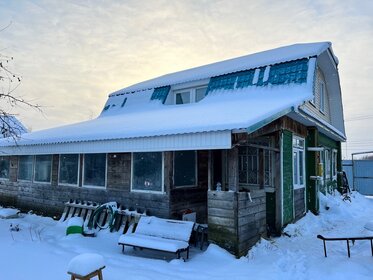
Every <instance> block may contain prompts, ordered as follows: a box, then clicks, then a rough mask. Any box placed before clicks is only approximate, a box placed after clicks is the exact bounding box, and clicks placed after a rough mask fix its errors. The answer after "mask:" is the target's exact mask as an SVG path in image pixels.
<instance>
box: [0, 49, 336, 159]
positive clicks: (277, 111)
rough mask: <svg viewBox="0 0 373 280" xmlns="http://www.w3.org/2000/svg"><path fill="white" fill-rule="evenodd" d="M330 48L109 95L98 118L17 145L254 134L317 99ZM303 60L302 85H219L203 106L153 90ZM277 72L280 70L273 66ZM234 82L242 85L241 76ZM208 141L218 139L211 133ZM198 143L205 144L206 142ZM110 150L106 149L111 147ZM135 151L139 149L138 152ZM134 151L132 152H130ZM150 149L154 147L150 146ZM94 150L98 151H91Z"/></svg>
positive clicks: (240, 62)
mask: <svg viewBox="0 0 373 280" xmlns="http://www.w3.org/2000/svg"><path fill="white" fill-rule="evenodd" d="M328 49H330V43H328V42H323V43H310V44H296V45H291V46H288V47H282V48H278V49H274V50H270V51H265V52H261V53H257V54H253V55H248V56H243V57H240V58H236V59H231V60H227V61H223V62H218V63H214V64H210V65H206V66H202V67H197V68H193V69H189V70H185V71H181V72H177V73H173V74H169V75H165V76H162V77H159V78H156V79H152V80H149V81H146V82H143V83H139V84H136V85H133V86H130V87H127V88H125V89H123V90H120V91H118V92H116V93H113V94H111V95H110V96H109V99H108V101H107V103H106V105H105V108H110V109H108V110H104V112H103V113H102V114H101V115H100V116H99V117H98V118H96V119H93V120H89V121H85V122H81V123H76V124H71V125H67V126H61V127H56V128H51V129H46V130H41V131H35V132H33V133H27V134H24V135H23V136H22V139H20V140H19V141H18V142H17V145H18V147H20V146H30V145H49V146H50V145H54V144H64V143H66V144H69V143H83V142H92V141H96V142H98V141H101V142H102V141H113V140H120V139H138V138H140V139H144V138H146V137H148V138H149V137H162V136H169V135H192V134H194V135H196V134H200V133H213V132H223V131H225V132H226V131H232V130H240V129H246V130H247V131H254V128H255V129H257V128H259V127H260V125H264V124H266V122H267V123H268V122H270V121H273V120H274V119H275V118H278V117H281V116H282V115H284V114H287V113H289V112H290V111H291V110H294V108H298V106H300V105H302V104H303V103H304V102H305V101H307V100H311V99H312V98H313V79H314V72H315V71H314V70H315V64H316V59H315V58H313V57H315V56H317V55H319V54H320V53H322V52H324V51H326V50H328ZM310 57H311V58H310ZM304 58H306V62H305V63H303V65H301V67H303V68H302V69H303V70H302V71H303V72H302V73H303V74H304V73H305V74H306V78H304V77H303V78H304V79H303V78H302V79H303V80H302V81H301V82H294V83H293V82H291V83H287V84H276V85H274V84H271V83H268V82H267V83H262V85H261V86H257V85H256V84H255V85H254V84H253V83H251V84H250V85H249V86H247V85H246V86H245V87H241V88H239V87H236V86H234V87H233V88H225V87H223V88H219V87H215V88H213V89H212V90H211V91H209V92H208V94H207V96H206V97H205V98H204V99H202V100H201V101H200V102H198V103H190V104H183V105H165V104H162V102H160V101H159V100H152V94H153V93H154V88H157V87H161V86H172V85H175V84H178V83H184V82H188V81H194V80H198V79H205V78H211V77H216V76H218V75H224V74H226V73H234V72H237V71H243V70H250V69H257V70H258V67H263V66H267V67H266V69H268V65H274V64H276V65H278V64H279V63H283V62H287V61H296V60H300V59H304ZM308 58H310V59H308ZM291 67H293V66H291ZM304 67H306V68H305V69H306V70H305V71H306V72H304ZM273 68H276V67H274V66H273ZM262 70H264V68H262V69H261V70H260V71H261V73H262V72H264V75H266V74H265V71H262ZM250 71H251V70H250ZM271 71H272V70H271ZM255 72H259V71H255ZM274 72H275V71H274ZM273 77H274V76H273V75H272V78H273ZM293 77H294V76H293ZM267 78H268V73H267V77H266V79H267ZM236 81H238V78H237V80H236ZM262 81H263V76H262ZM236 84H237V83H236ZM236 84H235V85H236ZM129 92H131V93H129ZM224 135H225V136H224V137H225V138H226V139H224V141H221V143H223V142H224V143H225V144H224V145H223V146H224V147H225V148H226V145H227V144H226V143H228V142H230V138H229V137H230V134H224ZM210 137H215V136H214V135H212V134H211V135H210ZM183 139H184V138H183ZM209 139H212V138H209ZM9 141H10V140H8V141H0V146H3V147H5V146H12V145H13V144H12V143H11V142H9ZM178 141H179V140H178ZM180 141H181V140H180ZM180 141H179V144H178V145H177V149H191V148H192V147H189V146H190V145H191V144H189V146H188V147H187V145H186V144H183V143H184V142H185V143H187V142H188V141H189V140H187V138H185V139H184V140H183V141H184V142H183V143H181V142H180ZM198 141H199V143H200V144H202V145H201V146H203V143H202V142H203V140H198ZM148 142H149V141H148ZM189 142H190V141H189ZM180 143H181V144H180ZM209 147H210V146H209ZM217 147H218V146H217ZM221 147H222V145H221V146H220V148H221ZM106 148H107V150H108V147H106ZM163 148H164V150H167V149H170V147H163ZM100 149H101V148H100ZM136 149H137V151H138V148H136ZM136 149H135V148H134V150H131V151H135V150H136ZM141 149H143V148H141ZM144 150H145V148H144ZM146 150H151V147H146ZM173 150H175V149H173ZM53 151H54V150H53V148H50V147H49V148H48V152H49V153H52V152H53ZM63 151H66V150H63ZM92 151H93V152H94V151H96V152H99V151H98V150H94V149H93V148H92Z"/></svg>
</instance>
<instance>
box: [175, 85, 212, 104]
mask: <svg viewBox="0 0 373 280" xmlns="http://www.w3.org/2000/svg"><path fill="white" fill-rule="evenodd" d="M206 91H207V87H200V88H192V89H188V90H180V91H175V92H174V96H175V100H174V104H177V105H179V104H188V103H194V102H199V101H201V100H202V99H203V98H205V96H206Z"/></svg>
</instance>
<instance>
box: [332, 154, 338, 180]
mask: <svg viewBox="0 0 373 280" xmlns="http://www.w3.org/2000/svg"><path fill="white" fill-rule="evenodd" d="M332 160H333V163H332V170H333V177H335V176H337V151H333V158H332Z"/></svg>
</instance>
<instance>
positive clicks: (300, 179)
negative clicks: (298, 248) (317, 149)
mask: <svg viewBox="0 0 373 280" xmlns="http://www.w3.org/2000/svg"><path fill="white" fill-rule="evenodd" d="M304 151H305V150H304V139H302V138H299V137H294V138H293V179H294V182H293V183H294V188H295V189H296V188H303V187H304V185H305V182H304V181H305V180H304V179H305V178H304V174H305V152H304Z"/></svg>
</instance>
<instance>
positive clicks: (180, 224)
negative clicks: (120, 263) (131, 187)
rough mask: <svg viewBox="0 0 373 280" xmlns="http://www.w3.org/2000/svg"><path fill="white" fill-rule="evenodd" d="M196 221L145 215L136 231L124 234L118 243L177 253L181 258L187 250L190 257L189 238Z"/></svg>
mask: <svg viewBox="0 0 373 280" xmlns="http://www.w3.org/2000/svg"><path fill="white" fill-rule="evenodd" d="M193 226H194V222H189V221H176V220H167V219H161V218H157V217H154V216H151V217H149V216H143V217H141V218H140V221H139V223H138V225H137V228H136V231H135V232H134V233H127V234H122V235H121V236H120V238H119V241H118V244H119V245H122V246H123V247H122V251H123V252H124V246H132V247H134V248H145V249H152V250H157V251H164V252H170V253H175V254H176V255H177V258H180V253H181V252H187V259H188V258H189V240H190V236H191V234H192V230H193Z"/></svg>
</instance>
